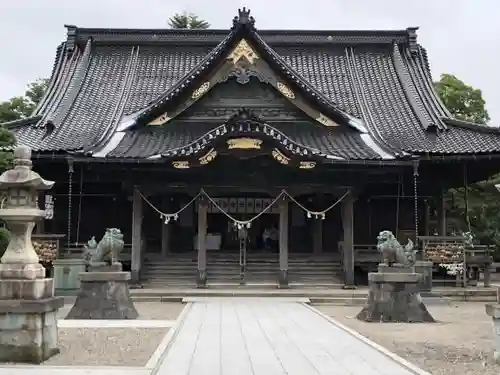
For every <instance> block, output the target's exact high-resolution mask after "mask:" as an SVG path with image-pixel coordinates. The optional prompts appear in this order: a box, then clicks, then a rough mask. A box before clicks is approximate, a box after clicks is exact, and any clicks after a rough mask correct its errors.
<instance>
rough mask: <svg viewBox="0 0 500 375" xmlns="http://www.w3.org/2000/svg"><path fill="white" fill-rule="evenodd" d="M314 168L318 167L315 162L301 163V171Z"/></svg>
mask: <svg viewBox="0 0 500 375" xmlns="http://www.w3.org/2000/svg"><path fill="white" fill-rule="evenodd" d="M314 167H316V162H315V161H301V162H300V163H299V168H300V169H313V168H314Z"/></svg>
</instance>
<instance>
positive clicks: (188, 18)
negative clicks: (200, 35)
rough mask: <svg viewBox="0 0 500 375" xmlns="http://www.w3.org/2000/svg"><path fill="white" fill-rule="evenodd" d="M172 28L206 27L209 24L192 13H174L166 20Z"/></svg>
mask: <svg viewBox="0 0 500 375" xmlns="http://www.w3.org/2000/svg"><path fill="white" fill-rule="evenodd" d="M168 25H169V26H170V27H171V28H172V29H208V28H209V27H210V24H209V23H208V22H207V21H205V20H202V19H200V17H199V16H197V15H196V14H193V13H187V12H184V13H176V14H174V15H173V16H172V17H170V18H169V20H168Z"/></svg>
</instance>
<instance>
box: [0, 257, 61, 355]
mask: <svg viewBox="0 0 500 375" xmlns="http://www.w3.org/2000/svg"><path fill="white" fill-rule="evenodd" d="M27 266H29V267H28V270H27V272H28V273H29V274H30V275H35V274H36V275H38V276H40V277H39V278H36V279H35V278H34V279H21V278H17V277H16V278H5V277H9V276H12V275H13V274H18V275H19V274H20V273H21V272H22V270H21V269H20V266H18V265H14V264H2V265H0V362H25V363H41V362H43V361H45V360H47V359H49V358H50V357H52V356H53V355H55V354H58V353H59V349H58V346H57V325H56V314H57V310H58V309H59V308H60V307H61V306H62V305H63V304H64V300H63V299H62V298H57V297H54V280H53V279H45V278H42V277H44V274H45V270H44V269H43V267H42V266H41V265H38V264H32V265H27ZM37 266H39V268H38V267H37ZM18 277H20V275H19V276H18Z"/></svg>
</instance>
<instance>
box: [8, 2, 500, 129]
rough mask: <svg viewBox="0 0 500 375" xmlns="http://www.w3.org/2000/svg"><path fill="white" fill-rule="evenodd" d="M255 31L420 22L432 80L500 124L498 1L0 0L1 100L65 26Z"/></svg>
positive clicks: (17, 88) (48, 62) (42, 59)
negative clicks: (182, 20) (192, 18)
mask: <svg viewBox="0 0 500 375" xmlns="http://www.w3.org/2000/svg"><path fill="white" fill-rule="evenodd" d="M242 6H246V7H247V8H250V9H251V11H252V15H253V16H254V17H255V20H256V27H257V28H258V29H317V30H318V29H319V30H342V29H405V28H407V27H410V26H419V27H420V29H419V31H418V38H419V39H418V41H419V43H421V44H422V45H423V46H424V47H425V48H427V50H428V53H429V58H430V62H431V69H432V73H433V77H434V78H439V75H440V74H441V73H451V74H454V75H456V76H457V77H459V78H460V79H462V80H463V81H464V82H466V83H467V84H469V85H471V86H473V87H474V88H478V89H481V90H482V92H483V97H484V99H485V100H486V104H487V109H488V111H489V113H490V116H491V118H492V120H491V125H495V126H500V73H499V72H498V71H497V70H496V69H497V68H498V65H497V64H499V62H500V18H499V15H500V1H499V0H412V1H405V0H307V1H299V0H297V1H296V2H292V1H284V0H246V2H243V3H240V2H236V1H234V0H211V1H202V0H185V1H181V0H177V1H168V0H140V1H138V0H80V1H67V0H15V1H7V0H3V1H0V101H2V100H7V99H9V98H11V97H13V96H17V95H21V94H23V93H24V90H25V87H26V85H27V84H28V83H29V82H32V81H34V80H35V79H37V78H40V77H47V76H49V75H50V72H51V69H52V64H53V60H54V56H55V51H56V48H57V46H58V44H59V43H60V42H61V41H62V40H64V39H65V38H66V29H65V28H64V24H73V25H76V26H79V27H101V28H114V27H119V28H165V27H168V26H167V20H168V18H169V17H170V16H171V15H172V14H174V13H178V12H179V13H180V12H183V11H188V12H194V13H197V14H199V15H200V17H201V18H203V19H205V20H207V21H208V22H209V23H210V24H211V25H212V27H214V28H221V29H224V28H229V27H230V26H231V21H232V18H233V17H234V16H235V15H236V14H237V10H238V8H239V7H242Z"/></svg>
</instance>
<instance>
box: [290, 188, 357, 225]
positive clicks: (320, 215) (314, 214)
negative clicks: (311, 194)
mask: <svg viewBox="0 0 500 375" xmlns="http://www.w3.org/2000/svg"><path fill="white" fill-rule="evenodd" d="M283 192H284V193H285V194H286V195H287V196H288V198H290V200H291V201H292V202H293V203H295V204H296V205H297V206H298V207H299V208H300V209H301V210H302V211H304V212H306V213H307V217H308V218H309V219H310V218H312V217H314V218H315V219H318V218H321V219H322V220H324V219H325V217H326V214H327V213H328V211H330V210H331V209H333V208H334V207H335V206H336V205H337V204H339V203H340V202H342V201H343V200H344V198H345V197H347V195H348V194H349V191H347V192H346V193H345V194H344V195H342V197H340V198H339V199H337V201H336V202H334V203H333V204H331V205H330V206H328V207H327V208H325V209H324V210H322V211H312V210H308V209H307V208H306V207H304V206H303V205H302V204H300V202H298V201H297V200H296V199H295V198H294V197H292V196H291V195H290V194H288V193H287V192H286V191H284V190H283Z"/></svg>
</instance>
